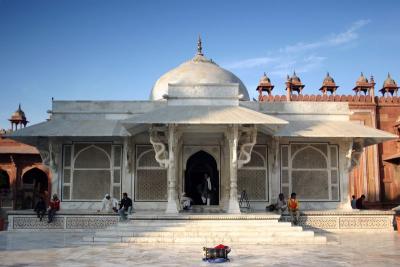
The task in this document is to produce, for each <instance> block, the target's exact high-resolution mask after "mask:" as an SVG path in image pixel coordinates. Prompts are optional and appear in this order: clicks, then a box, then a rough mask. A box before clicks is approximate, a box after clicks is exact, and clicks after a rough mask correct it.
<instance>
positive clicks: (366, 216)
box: [281, 211, 394, 231]
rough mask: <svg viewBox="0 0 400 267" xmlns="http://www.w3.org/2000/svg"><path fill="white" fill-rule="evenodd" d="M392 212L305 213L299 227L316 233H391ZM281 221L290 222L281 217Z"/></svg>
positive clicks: (288, 217) (301, 217)
mask: <svg viewBox="0 0 400 267" xmlns="http://www.w3.org/2000/svg"><path fill="white" fill-rule="evenodd" d="M393 216H394V213H393V212H392V211H306V212H302V213H301V216H300V222H299V225H301V226H303V227H304V228H306V229H313V230H316V231H319V230H320V231H329V230H354V231H358V230H367V231H368V230H383V231H393ZM281 220H282V221H287V222H289V221H290V216H289V215H283V216H282V218H281Z"/></svg>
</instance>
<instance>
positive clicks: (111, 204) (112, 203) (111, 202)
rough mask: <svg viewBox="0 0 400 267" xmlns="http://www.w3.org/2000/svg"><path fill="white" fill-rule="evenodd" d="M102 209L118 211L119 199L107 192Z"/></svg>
mask: <svg viewBox="0 0 400 267" xmlns="http://www.w3.org/2000/svg"><path fill="white" fill-rule="evenodd" d="M100 211H105V212H113V211H114V212H118V200H116V199H115V198H112V197H110V195H109V194H106V195H105V197H104V198H103V201H102V207H101V210H100Z"/></svg>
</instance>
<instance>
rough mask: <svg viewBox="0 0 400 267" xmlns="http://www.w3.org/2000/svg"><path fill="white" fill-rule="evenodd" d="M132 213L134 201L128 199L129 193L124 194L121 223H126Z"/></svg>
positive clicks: (120, 216)
mask: <svg viewBox="0 0 400 267" xmlns="http://www.w3.org/2000/svg"><path fill="white" fill-rule="evenodd" d="M131 213H132V199H130V198H129V197H128V194H127V193H123V194H122V199H121V203H120V204H119V210H118V214H119V218H120V220H121V221H125V220H127V219H128V215H127V214H131Z"/></svg>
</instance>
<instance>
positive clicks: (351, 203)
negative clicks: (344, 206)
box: [350, 195, 357, 210]
mask: <svg viewBox="0 0 400 267" xmlns="http://www.w3.org/2000/svg"><path fill="white" fill-rule="evenodd" d="M356 202H357V199H356V196H355V195H352V196H351V202H350V205H351V208H352V209H353V210H355V209H357V206H356Z"/></svg>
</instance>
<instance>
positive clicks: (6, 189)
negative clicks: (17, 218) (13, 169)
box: [0, 170, 12, 208]
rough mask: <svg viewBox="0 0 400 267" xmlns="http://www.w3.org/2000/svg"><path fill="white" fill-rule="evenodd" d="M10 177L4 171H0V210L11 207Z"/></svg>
mask: <svg viewBox="0 0 400 267" xmlns="http://www.w3.org/2000/svg"><path fill="white" fill-rule="evenodd" d="M10 197H11V185H10V176H8V173H7V172H6V171H4V170H0V208H5V207H7V208H10V207H12V198H10Z"/></svg>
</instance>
